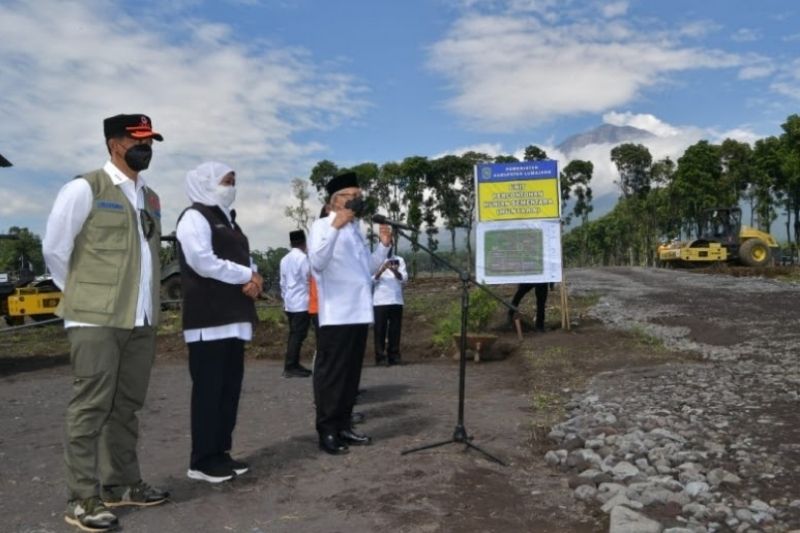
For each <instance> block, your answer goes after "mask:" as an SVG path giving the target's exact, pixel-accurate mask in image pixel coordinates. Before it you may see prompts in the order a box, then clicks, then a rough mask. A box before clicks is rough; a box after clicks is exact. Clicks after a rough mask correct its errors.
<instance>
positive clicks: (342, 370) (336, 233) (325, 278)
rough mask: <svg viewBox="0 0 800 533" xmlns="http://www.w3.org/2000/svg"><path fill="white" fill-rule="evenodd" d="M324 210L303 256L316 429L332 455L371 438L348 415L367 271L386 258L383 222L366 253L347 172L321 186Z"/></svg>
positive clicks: (367, 296)
mask: <svg viewBox="0 0 800 533" xmlns="http://www.w3.org/2000/svg"><path fill="white" fill-rule="evenodd" d="M325 189H326V191H327V193H328V197H329V201H328V205H329V206H330V214H329V215H328V216H327V217H326V218H320V219H319V220H317V221H316V222H314V225H313V226H312V227H311V234H310V239H309V247H308V256H309V261H310V262H311V268H312V272H313V275H314V277H315V279H316V282H317V289H318V295H319V325H320V327H319V344H318V350H317V357H316V361H315V365H314V378H313V379H314V399H315V404H316V429H317V433H318V434H319V446H320V449H321V450H322V451H324V452H326V453H329V454H332V455H341V454H345V453H347V452H348V444H358V445H364V444H370V443H371V442H372V439H371V438H370V437H368V436H366V435H362V434H359V433H357V432H355V431H354V430H353V429H352V413H353V406H354V405H355V400H356V396H357V394H358V382H359V379H360V376H361V366H362V364H363V360H364V349H365V348H366V343H367V334H368V332H369V325H370V324H371V323H372V321H373V311H372V275H373V273H374V272H375V271H376V270H377V269H378V268H379V267H380V266H381V264H382V263H383V262H384V260H385V259H386V256H387V254H388V251H389V244H390V243H391V230H390V228H389V226H386V225H381V226H380V229H379V236H380V244H379V245H378V246H377V247H376V248H375V251H374V252H373V253H372V254H370V251H369V248H368V247H367V243H366V240H365V238H364V235H363V233H362V232H361V229H360V228H359V225H358V224H359V222H358V216H360V215H361V214H362V213H363V211H364V206H365V202H364V200H363V198H362V194H361V189H360V188H359V186H358V180H357V178H356V175H355V174H354V173H352V172H348V173H345V174H341V175H339V176H336V177H334V178H333V179H331V180H330V181H329V182H328V184H327V185H326V186H325Z"/></svg>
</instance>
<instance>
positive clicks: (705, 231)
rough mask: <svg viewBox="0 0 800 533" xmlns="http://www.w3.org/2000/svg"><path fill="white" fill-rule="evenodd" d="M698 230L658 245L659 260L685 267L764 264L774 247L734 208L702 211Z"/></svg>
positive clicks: (775, 248) (764, 235)
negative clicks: (680, 239)
mask: <svg viewBox="0 0 800 533" xmlns="http://www.w3.org/2000/svg"><path fill="white" fill-rule="evenodd" d="M699 230H700V231H699V234H698V236H697V238H695V239H692V240H689V241H686V242H678V241H673V242H671V243H668V244H662V245H661V246H659V247H658V260H659V262H661V263H664V264H668V265H670V264H671V265H677V266H686V265H701V264H709V263H717V262H728V261H738V262H739V263H741V264H743V265H746V266H766V265H768V264H770V262H771V261H772V258H773V254H774V253H775V252H776V251H777V250H778V242H777V241H776V240H775V238H774V237H773V236H772V235H770V234H769V233H765V232H763V231H759V230H757V229H755V228H751V227H750V226H744V225H742V210H741V209H739V208H738V207H726V208H716V209H708V210H706V211H704V212H703V216H702V222H701V225H700V228H699Z"/></svg>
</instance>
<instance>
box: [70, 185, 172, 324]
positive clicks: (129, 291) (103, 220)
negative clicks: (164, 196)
mask: <svg viewBox="0 0 800 533" xmlns="http://www.w3.org/2000/svg"><path fill="white" fill-rule="evenodd" d="M80 178H83V179H85V180H86V181H87V182H89V185H90V186H91V188H92V195H93V197H94V198H93V200H92V210H91V212H90V213H89V217H88V218H87V219H86V222H84V224H83V228H82V229H81V231H80V233H78V235H77V237H75V246H74V248H73V250H72V255H71V256H70V260H69V272H68V274H67V280H66V284H65V287H64V298H62V300H61V303H60V304H59V308H58V311H57V314H58V315H59V316H61V317H63V318H64V319H65V320H74V321H76V322H86V323H88V324H94V325H98V326H109V327H115V328H124V329H132V328H133V327H134V325H135V322H136V304H137V299H138V296H139V268H140V263H141V250H140V244H139V230H138V224H140V223H141V224H148V225H152V226H153V229H152V234H151V235H150V238H149V239H148V244H149V245H150V257H151V260H152V269H153V277H152V283H151V289H152V290H151V292H152V294H151V300H152V302H153V309H152V312H151V316H150V324H151V325H154V326H155V325H157V324H158V319H159V311H160V307H161V302H160V298H159V297H160V282H161V262H160V258H159V251H160V249H161V206H160V203H159V199H158V195H157V194H156V193H154V192H153V191H151V190H150V189H149V188H148V187H145V188H144V191H143V192H144V205H145V207H144V209H143V210H145V211H147V215H140V214H139V213H137V212H136V209H135V208H134V207H133V206H132V205H131V204H130V202H129V201H128V199H127V198H126V197H125V194H124V193H123V192H122V191H121V190H120V189H119V187H117V186H116V185H114V183H113V182H112V181H111V177H110V176H109V175H108V174H106V173H105V172H104V171H103V170H95V171H92V172H90V173H88V174H85V175H83V176H80ZM148 215H149V216H148ZM140 219H141V220H142V222H140ZM145 231H147V228H145Z"/></svg>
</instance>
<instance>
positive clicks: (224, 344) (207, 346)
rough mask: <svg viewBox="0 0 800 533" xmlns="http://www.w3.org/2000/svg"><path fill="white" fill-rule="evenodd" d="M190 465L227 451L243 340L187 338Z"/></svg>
mask: <svg viewBox="0 0 800 533" xmlns="http://www.w3.org/2000/svg"><path fill="white" fill-rule="evenodd" d="M188 347H189V373H190V374H191V376H192V455H191V462H190V466H191V468H193V469H195V468H204V467H206V466H207V465H208V464H209V463H211V462H213V461H214V460H215V459H216V458H217V457H218V456H219V455H221V454H223V453H226V452H228V451H230V449H231V446H232V444H233V428H234V427H235V426H236V414H237V412H238V410H239V396H240V395H241V392H242V378H243V377H244V341H243V340H241V339H221V340H217V341H199V342H190V343H189V344H188Z"/></svg>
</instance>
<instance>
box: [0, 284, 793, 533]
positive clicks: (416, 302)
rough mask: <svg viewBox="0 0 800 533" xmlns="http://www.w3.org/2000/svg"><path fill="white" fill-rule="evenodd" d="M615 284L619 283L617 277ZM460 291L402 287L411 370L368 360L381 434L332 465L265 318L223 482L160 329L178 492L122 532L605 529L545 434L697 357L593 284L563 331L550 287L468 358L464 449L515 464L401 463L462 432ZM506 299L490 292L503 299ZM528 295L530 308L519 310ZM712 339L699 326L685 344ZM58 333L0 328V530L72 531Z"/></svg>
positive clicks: (368, 387) (159, 373)
mask: <svg viewBox="0 0 800 533" xmlns="http://www.w3.org/2000/svg"><path fill="white" fill-rule="evenodd" d="M631 275H632V276H633V275H634V274H631ZM698 276H703V275H702V274H698ZM731 279H732V278H731ZM638 281H639V282H643V281H642V280H641V279H640V280H638ZM588 283H590V284H591V280H589V282H588ZM615 283H625V276H621V279H620V280H617V281H615ZM458 286H459V285H458V283H457V281H456V280H452V279H449V278H448V279H439V278H437V279H426V278H422V279H418V280H416V281H414V282H413V283H412V284H411V285H410V286H409V289H408V291H407V305H406V317H405V318H406V320H405V324H404V339H403V346H402V352H403V358H404V361H405V364H404V365H402V366H396V367H390V368H384V367H380V368H378V367H374V366H372V365H371V364H370V363H371V361H372V353H371V350H369V349H368V350H367V357H366V360H365V367H364V373H363V377H362V387H363V388H364V389H365V391H364V393H363V394H362V395H361V398H360V401H359V405H358V406H357V410H360V411H362V412H363V413H364V414H365V415H366V418H367V420H366V422H365V423H364V424H363V425H361V426H359V429H360V430H361V431H363V432H365V433H368V434H370V435H371V436H372V437H373V438H374V440H375V442H374V444H373V445H372V446H369V447H352V448H351V453H350V454H349V455H347V456H342V457H332V456H327V455H325V454H323V453H321V452H320V451H319V450H318V449H317V445H316V435H315V432H314V414H313V406H312V391H311V382H310V380H309V379H285V378H282V377H281V376H280V373H281V358H282V349H283V345H284V341H285V331H284V329H283V326H282V325H281V323H280V320H279V317H280V312H279V310H273V311H272V315H271V318H270V319H269V320H267V321H265V323H264V325H263V326H262V327H261V328H260V329H259V331H258V332H257V335H256V341H255V342H254V343H253V346H252V347H251V348H250V350H249V356H248V360H247V366H246V372H245V382H244V389H243V395H242V400H241V406H240V412H239V421H238V425H237V430H236V434H235V441H234V456H237V457H239V458H242V459H245V460H247V461H248V462H250V463H251V466H252V469H251V472H249V473H247V474H245V475H243V476H241V477H240V478H238V479H236V480H234V481H233V482H231V483H227V484H223V485H221V486H213V487H212V486H210V485H207V484H203V483H200V482H195V481H191V480H189V479H187V478H186V476H185V472H186V468H187V462H188V451H189V402H188V400H189V390H190V380H189V376H188V371H187V368H186V361H185V349H184V347H183V342H182V339H181V337H180V334H179V333H177V332H171V333H170V332H167V333H165V334H164V335H162V336H161V337H160V339H159V356H158V358H157V363H156V365H155V367H154V369H153V375H152V380H151V385H150V390H149V395H148V400H147V403H146V406H145V408H144V409H143V411H142V412H141V415H140V420H141V431H140V451H139V453H140V462H141V466H142V471H143V476H144V478H145V480H146V481H148V482H149V483H151V484H154V485H157V486H159V487H164V488H168V489H169V490H170V491H171V492H172V498H171V502H170V503H169V504H167V505H163V506H159V507H156V508H151V509H146V510H140V511H135V510H134V511H129V512H123V513H121V514H120V520H121V522H122V525H123V528H124V530H125V531H132V532H165V531H169V532H184V531H185V532H190V531H191V532H196V531H233V532H250V533H260V532H283V531H287V532H288V531H292V532H345V531H347V532H373V531H392V532H394V531H398V532H456V531H458V532H478V531H481V532H594V531H605V530H606V529H607V527H608V521H607V518H606V516H605V515H604V514H602V513H601V512H600V511H599V510H598V509H596V508H594V507H585V506H584V504H582V503H579V502H577V501H576V500H575V499H573V497H572V490H571V489H570V488H569V486H568V483H569V480H568V479H567V477H566V476H565V475H563V474H562V473H560V472H558V471H557V470H554V469H552V468H551V467H549V466H548V465H546V464H545V462H544V460H543V454H544V452H545V451H546V450H547V449H549V446H550V443H548V442H547V440H546V439H545V435H546V434H547V432H548V431H549V428H550V426H551V425H553V424H555V423H557V422H558V421H560V420H561V419H562V417H563V415H564V407H563V406H564V404H565V403H566V402H567V400H568V398H569V397H570V396H571V394H572V393H573V392H576V391H579V390H580V389H581V387H582V386H584V385H585V384H586V382H587V381H588V380H590V379H591V378H592V377H593V376H595V375H597V374H598V373H602V372H605V371H609V370H619V369H630V371H635V369H636V368H651V367H658V366H659V365H664V364H686V363H689V364H701V363H699V362H698V361H699V356H698V355H697V354H696V353H694V352H692V351H691V350H674V349H672V350H670V349H667V348H665V347H664V345H663V344H661V343H659V342H657V341H654V340H653V339H652V337H650V336H648V335H644V334H640V333H637V332H636V331H634V332H620V331H618V330H616V329H611V328H608V327H607V326H606V325H604V324H603V323H602V322H601V321H599V320H597V319H595V318H591V317H590V316H589V313H588V312H587V310H588V309H589V308H590V307H592V306H593V305H595V304H596V303H597V301H598V299H599V297H600V296H601V295H602V294H603V293H604V291H607V290H608V287H603V283H602V280H601V282H600V283H598V285H597V287H596V289H595V291H596V294H594V293H593V292H592V291H585V290H584V291H581V293H580V295H578V296H575V297H572V298H571V299H570V302H571V307H572V315H573V327H572V328H571V330H570V331H563V330H561V329H560V320H559V313H560V311H559V309H558V308H557V305H556V304H557V303H558V294H557V293H551V296H550V302H549V304H550V306H549V308H548V320H547V326H548V331H547V332H545V333H534V332H532V331H531V328H530V323H528V322H526V323H525V331H524V338H523V340H521V341H519V340H518V339H517V337H516V333H515V331H514V330H513V328H512V327H510V325H509V324H508V322H507V320H506V318H505V312H504V311H503V310H498V312H497V314H496V317H495V319H494V320H493V322H492V325H491V327H490V330H491V332H492V333H494V334H496V335H498V337H499V339H498V341H497V343H496V344H495V346H494V348H493V350H492V353H491V354H488V355H490V356H491V357H492V358H494V359H496V360H494V361H484V362H481V363H474V362H472V361H470V362H469V363H468V364H467V374H466V376H467V379H466V403H465V410H464V413H465V416H464V421H465V427H466V430H467V432H468V434H469V435H470V436H471V437H472V438H473V439H474V440H473V441H472V442H473V443H474V444H475V445H476V446H479V447H480V448H482V449H484V450H485V451H487V452H489V453H490V454H491V455H494V456H496V457H498V458H500V459H501V460H502V461H503V462H505V463H506V464H507V466H501V465H499V464H496V463H494V462H492V461H490V460H488V459H487V458H486V457H485V456H484V455H483V454H482V453H480V452H479V451H477V450H474V449H469V450H466V449H465V446H464V445H463V444H460V443H449V444H445V445H443V446H440V447H436V448H433V449H430V450H424V451H419V452H416V453H411V454H406V455H402V454H401V452H402V451H404V450H408V449H410V448H413V447H417V446H423V445H426V444H430V443H436V442H440V441H447V440H448V439H450V438H451V437H452V436H453V432H454V429H455V427H456V423H457V419H458V416H457V415H458V409H457V407H458V363H457V361H456V360H454V359H453V357H452V349H451V348H442V347H437V346H434V345H433V343H432V342H431V340H430V338H431V334H432V332H433V327H434V323H435V322H436V320H437V319H438V318H439V317H441V316H442V315H443V314H444V313H445V312H446V310H447V308H448V306H449V305H450V302H453V301H457V299H458ZM511 290H512V288H511V287H500V288H498V292H500V293H501V294H502V295H504V296H506V297H507V296H510V294H511ZM532 296H533V294H530V295H529V296H528V299H526V300H525V303H524V305H525V306H526V307H527V308H528V309H529V310H530V308H531V306H532V303H533V302H532ZM676 298H679V296H676ZM731 312H734V310H733V309H732V310H731ZM276 317H277V318H276ZM686 320H689V319H686ZM713 323H714V324H720V323H723V324H724V321H719V320H715V321H713ZM719 327H720V328H723V330H724V328H725V326H724V325H721V326H719ZM693 331H694V330H693ZM713 333H714V332H713V331H711V330H709V329H708V328H701V329H700V330H698V331H697V332H695V335H712V334H713ZM723 333H726V334H724V335H722V334H720V338H721V339H725V340H726V342H727V341H728V340H730V341H731V342H735V339H732V337H733V335H729V334H727V333H730V332H728V331H727V330H724V331H723ZM61 335H62V334H61V333H59V332H58V328H51V333H47V334H41V333H40V334H39V335H38V337H45V339H44V340H42V339H41V338H39V340H38V341H37V343H34V344H35V346H33V347H32V346H31V342H23V341H20V340H17V341H10V340H8V338H4V337H3V336H2V334H0V405H2V409H0V428H2V430H1V431H0V513H2V516H3V517H4V520H3V525H2V526H0V530H2V531H14V532H26V533H34V532H36V533H44V532H50V531H69V530H70V528H69V527H67V526H66V525H65V524H64V523H63V518H62V516H63V510H64V504H65V500H64V496H65V489H64V481H63V467H62V458H61V454H62V434H63V415H64V409H65V406H66V403H67V401H68V394H69V381H70V380H69V369H68V366H67V365H68V357H67V356H66V355H65V346H66V345H65V344H64V342H63V338H61ZM15 338H17V339H19V338H18V337H15ZM731 339H732V340H731ZM312 342H313V337H309V339H308V340H307V341H306V351H305V352H304V358H305V362H306V363H309V362H310V354H311V344H312ZM368 346H370V344H368ZM48 347H49V348H48ZM795 407H796V406H795Z"/></svg>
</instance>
